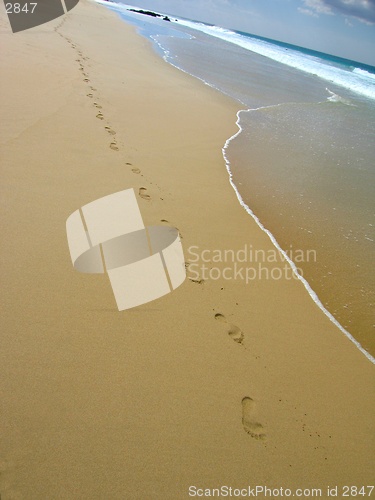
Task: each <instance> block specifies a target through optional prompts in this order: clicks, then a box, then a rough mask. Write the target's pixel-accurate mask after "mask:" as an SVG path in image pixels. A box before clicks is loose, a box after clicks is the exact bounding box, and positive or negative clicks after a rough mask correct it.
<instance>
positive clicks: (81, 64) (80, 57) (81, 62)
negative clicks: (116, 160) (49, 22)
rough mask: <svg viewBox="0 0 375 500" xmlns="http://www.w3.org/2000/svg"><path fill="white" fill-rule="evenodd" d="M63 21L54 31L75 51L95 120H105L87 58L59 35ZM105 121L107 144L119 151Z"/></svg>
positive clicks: (113, 134) (113, 131)
mask: <svg viewBox="0 0 375 500" xmlns="http://www.w3.org/2000/svg"><path fill="white" fill-rule="evenodd" d="M64 21H65V20H64ZM64 21H63V22H61V23H60V24H59V25H58V26H57V27H56V28H55V31H56V33H58V35H60V36H61V37H62V38H64V40H66V41H67V42H68V43H69V45H70V46H71V47H72V49H73V50H75V52H76V54H77V59H76V62H77V63H78V65H79V71H80V72H81V74H82V76H83V81H84V82H85V83H86V84H87V85H88V87H89V92H88V93H87V94H86V96H87V97H88V98H89V99H93V107H94V108H96V110H98V113H97V114H96V118H97V119H98V120H105V116H104V113H103V112H102V111H101V110H102V109H103V107H102V106H101V105H100V103H99V102H98V101H99V99H98V97H96V94H95V93H96V92H97V89H96V88H94V87H92V86H91V81H90V77H89V74H88V70H87V66H88V63H87V61H89V57H86V56H84V55H83V53H82V51H81V50H79V49H78V48H77V46H76V45H75V43H73V41H72V40H71V39H70V38H69V37H67V36H65V35H63V34H62V33H60V32H59V31H58V29H59V28H60V27H61V26H62V25H63V23H64ZM94 99H95V100H94ZM105 121H106V122H107V125H105V127H104V130H105V131H106V132H107V133H108V135H109V136H110V137H111V142H110V144H109V147H110V148H111V149H112V150H113V151H119V146H118V143H117V140H116V137H115V136H116V131H115V130H113V129H112V127H111V126H110V124H109V123H108V121H107V120H105Z"/></svg>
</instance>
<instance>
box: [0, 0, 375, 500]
mask: <svg viewBox="0 0 375 500" xmlns="http://www.w3.org/2000/svg"><path fill="white" fill-rule="evenodd" d="M0 36H1V45H2V47H3V50H2V54H1V63H0V71H1V75H2V76H1V79H0V81H1V93H0V100H1V109H2V120H1V139H0V141H1V142H0V147H1V149H0V159H1V180H2V182H1V187H0V200H1V206H2V210H1V213H2V215H1V231H2V249H1V266H2V285H1V302H2V315H1V316H2V319H1V349H0V359H1V361H0V387H1V391H0V393H1V419H0V421H1V425H0V495H1V500H10V499H27V500H41V499H46V500H51V499H90V500H92V499H103V500H104V499H106V500H107V499H111V500H112V499H139V500H144V499H161V500H166V499H171V500H179V499H184V498H189V487H195V486H196V487H197V488H203V489H205V488H220V487H221V486H228V487H232V488H248V486H251V487H255V486H257V485H260V486H267V487H268V488H273V489H280V488H284V489H285V488H290V489H291V491H292V492H293V493H294V492H295V491H296V489H297V488H301V489H302V490H304V489H312V488H316V489H321V492H322V494H321V495H320V497H321V498H327V497H328V496H329V495H328V493H327V488H328V487H329V488H334V487H336V486H337V487H338V495H337V496H338V497H339V498H340V496H341V495H342V494H343V491H344V490H343V487H344V486H356V487H358V488H360V487H362V486H365V487H366V486H367V485H371V484H372V483H373V481H374V470H373V461H374V458H375V456H374V419H373V415H374V410H375V404H374V401H375V398H374V392H375V391H374V389H375V386H374V366H373V365H372V363H371V362H370V361H369V360H368V359H366V357H365V356H364V355H363V353H361V352H360V351H359V350H358V349H357V348H356V347H355V345H354V344H353V343H352V342H350V341H349V340H348V338H346V337H345V336H344V334H343V333H342V332H341V331H340V330H339V329H338V328H337V327H336V326H335V325H334V324H333V323H331V322H330V321H329V319H328V318H327V317H326V316H325V315H324V314H323V313H322V312H321V310H320V309H319V308H318V307H317V306H316V304H315V303H314V302H313V300H312V299H311V298H310V296H309V295H308V293H307V292H306V290H305V288H304V287H303V285H302V283H301V282H299V281H297V280H294V279H286V278H285V279H258V280H252V281H251V283H247V284H246V282H245V281H244V280H243V279H229V280H227V279H224V278H223V277H221V278H219V279H206V280H204V281H203V280H201V279H191V278H192V275H191V274H189V275H188V278H187V279H186V281H185V282H184V284H183V285H182V286H181V287H179V288H178V289H177V290H175V291H174V292H173V293H170V294H168V295H166V296H164V297H162V298H160V299H158V300H157V301H154V302H150V303H147V304H144V305H142V306H139V307H137V308H134V309H129V310H127V311H122V312H119V311H118V310H117V308H116V304H115V301H114V297H113V293H112V290H111V287H110V284H109V282H108V280H107V279H106V278H105V277H104V276H103V275H94V274H81V273H78V272H76V271H75V270H74V269H73V267H72V264H71V260H70V255H69V250H68V245H67V238H66V230H65V223H66V220H67V218H68V217H69V215H70V214H71V213H72V212H74V211H75V210H77V209H78V208H79V207H81V206H82V205H84V204H86V203H89V202H91V201H93V200H96V199H97V198H100V197H102V196H106V195H108V194H111V193H115V192H117V191H121V190H123V189H129V188H134V191H135V193H136V194H137V196H138V202H139V207H140V209H141V211H142V215H143V219H144V222H145V223H146V224H147V225H163V224H164V225H170V226H173V227H176V228H178V229H179V231H180V234H181V236H182V245H183V248H184V254H185V260H186V262H187V263H189V262H190V265H192V263H191V260H192V259H193V255H192V252H191V250H189V249H191V248H192V247H194V248H195V249H197V248H198V249H199V250H196V251H197V252H198V253H199V252H201V251H203V250H207V251H208V253H206V255H209V254H210V253H211V255H212V252H213V251H215V250H225V249H231V250H233V251H234V252H235V251H237V250H240V249H242V248H244V245H248V246H250V245H251V246H252V248H253V249H254V250H255V249H259V250H264V251H273V249H274V247H273V245H272V243H271V241H270V240H269V238H268V236H267V235H266V234H265V233H264V232H262V231H261V230H260V228H259V227H258V226H257V225H256V223H255V222H254V220H253V219H252V218H251V217H250V216H249V215H248V214H247V213H246V212H245V210H244V209H243V208H242V207H241V206H240V204H239V203H238V200H237V198H236V194H235V192H234V190H233V189H232V187H231V186H230V183H229V178H228V173H227V171H226V168H225V162H224V159H223V155H222V147H223V145H224V144H225V141H226V140H227V139H228V138H229V137H230V136H232V135H233V134H234V133H236V131H237V127H236V125H235V121H236V112H237V111H238V109H239V106H238V104H237V103H236V102H234V101H232V100H230V99H229V98H226V97H225V96H223V95H222V94H220V93H219V92H217V91H215V90H213V89H212V88H210V87H208V86H207V85H204V84H203V83H202V82H200V81H198V80H196V79H194V78H192V77H190V76H189V75H187V74H184V73H182V72H180V71H178V70H177V69H175V68H173V67H172V66H170V65H168V64H167V63H165V62H164V61H163V60H162V59H161V58H160V57H159V56H158V55H157V54H155V53H154V51H153V50H152V47H151V45H150V44H149V42H148V41H147V40H146V39H144V38H141V37H140V36H139V35H137V34H136V32H135V29H134V28H133V27H131V26H129V25H127V24H126V23H124V22H123V21H121V20H120V19H119V18H118V17H117V16H116V15H115V14H114V13H112V12H110V11H109V10H107V9H106V8H105V7H103V6H101V5H98V4H95V3H94V2H91V1H88V0H81V1H80V3H79V4H78V6H77V7H75V8H74V9H73V10H72V11H70V13H69V14H67V15H66V16H64V17H63V18H59V19H57V20H55V21H52V22H50V23H47V24H45V25H42V26H40V27H36V28H33V29H31V30H28V31H25V32H20V33H17V34H13V33H12V32H11V29H10V26H9V23H8V20H7V18H6V15H5V10H4V8H3V7H2V8H1V24H0ZM140 195H142V196H140ZM281 264H282V262H281V260H280V265H281ZM206 265H207V266H208V267H210V266H211V267H213V266H220V265H221V264H214V263H212V262H209V263H206ZM223 265H225V266H226V265H229V266H231V265H232V264H228V263H227V264H225V263H224V264H223ZM263 265H264V266H266V267H267V266H271V265H272V266H275V263H272V264H267V263H264V264H263ZM189 278H190V279H189ZM193 278H194V277H193ZM193 489H194V488H193ZM193 489H191V490H190V491H193ZM367 491H368V490H367ZM372 494H373V495H375V492H373V493H372ZM190 496H192V495H190ZM259 496H260V497H262V495H260V494H259ZM275 496H276V494H275V495H274V496H273V497H275ZM310 496H312V495H310Z"/></svg>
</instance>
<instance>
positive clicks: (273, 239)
mask: <svg viewBox="0 0 375 500" xmlns="http://www.w3.org/2000/svg"><path fill="white" fill-rule="evenodd" d="M98 3H99V4H101V5H103V6H106V3H105V2H98ZM108 9H109V10H112V9H111V7H110V6H108ZM114 12H116V10H115V11H114ZM116 14H117V12H116ZM118 15H119V14H118ZM123 22H126V21H125V20H123ZM130 24H132V23H130ZM132 25H133V24H132ZM133 26H135V27H136V30H137V33H138V34H139V35H140V36H143V37H144V38H146V39H147V40H149V37H147V36H146V35H143V34H142V33H139V31H140V30H141V28H140V27H139V26H138V25H137V24H134V25H133ZM150 38H151V39H152V43H153V44H155V45H157V46H158V47H159V48H160V49H161V51H162V53H163V55H160V57H162V59H163V60H164V61H165V62H167V63H168V64H170V65H171V66H173V67H175V68H176V69H178V70H179V71H182V72H183V73H186V74H187V75H189V76H191V77H193V78H196V79H197V80H199V81H201V82H203V83H204V84H205V85H207V86H209V87H211V88H212V89H214V90H215V91H218V92H220V93H221V94H223V95H224V96H226V97H228V98H229V99H233V101H234V102H238V103H239V104H240V105H243V106H245V107H244V108H242V109H240V110H238V111H237V115H236V126H237V127H238V131H237V132H235V133H234V134H233V135H232V136H231V137H229V138H228V139H227V140H226V141H225V144H224V146H223V148H222V152H223V157H224V161H225V165H226V169H227V172H228V176H229V183H230V185H231V186H232V188H233V190H234V191H235V193H236V196H237V199H238V202H239V203H240V205H241V206H242V207H243V208H244V210H245V211H246V212H247V213H248V214H249V215H250V216H251V217H252V218H253V219H254V220H255V222H256V224H257V225H258V226H259V227H260V229H261V230H262V231H264V232H265V233H266V234H267V235H268V237H269V238H270V240H271V242H272V243H273V245H274V247H275V248H276V249H277V250H278V251H279V252H280V253H281V254H282V255H283V256H284V257H285V259H286V260H287V262H288V263H289V265H290V267H291V270H292V272H293V273H294V274H295V276H296V277H297V279H299V280H300V281H301V282H302V283H303V286H304V288H305V289H306V291H307V293H308V294H309V296H310V297H311V299H312V300H313V302H314V303H315V304H316V305H317V307H318V308H319V309H320V310H321V311H322V313H323V314H324V315H325V316H327V317H328V319H329V320H330V321H331V322H332V323H333V324H334V325H335V326H336V327H337V328H339V330H340V331H341V332H342V333H343V334H344V335H345V336H346V337H347V338H348V339H349V340H350V341H351V342H352V343H353V344H354V345H355V346H356V348H357V349H359V351H360V352H361V353H362V354H363V355H364V356H365V357H366V358H367V359H368V360H369V361H370V362H371V363H373V364H375V357H374V356H373V355H372V354H371V353H370V352H369V351H367V350H366V349H365V348H364V347H363V346H362V344H361V342H360V341H359V340H357V339H356V338H355V336H354V335H353V334H352V333H350V331H348V330H347V329H346V328H345V327H344V326H343V325H342V324H341V323H340V321H339V320H337V319H336V318H335V316H334V315H333V314H332V313H331V312H330V311H329V310H328V309H327V308H326V307H325V306H324V305H323V302H322V300H321V299H320V298H319V295H318V293H317V292H315V290H314V289H313V287H312V286H311V285H310V283H309V282H308V281H307V279H306V278H305V277H304V276H303V274H301V273H299V272H298V269H297V266H296V264H295V262H294V261H293V259H292V258H291V257H289V256H288V254H287V252H286V251H285V250H284V249H283V248H282V247H281V245H280V244H279V243H278V241H277V238H276V237H275V236H274V234H273V233H272V232H271V231H270V230H269V229H267V228H266V227H265V226H264V225H263V224H262V222H261V220H260V218H259V217H258V216H257V215H256V214H255V213H254V212H253V210H252V209H251V208H250V207H249V206H248V205H247V204H246V202H245V201H244V199H243V197H242V195H241V193H240V191H239V189H238V187H237V186H236V184H235V182H234V180H233V173H232V170H231V165H230V161H229V159H228V157H227V155H226V150H227V149H228V147H229V145H230V143H231V142H232V141H233V140H234V139H235V138H236V137H238V136H239V135H240V134H241V133H242V132H243V128H242V127H241V124H240V120H241V117H240V114H241V113H244V112H248V111H257V110H259V109H266V108H268V107H274V106H276V105H275V104H272V105H269V106H268V105H267V106H261V107H260V108H247V107H246V105H245V103H243V102H242V101H241V100H240V99H234V98H233V97H232V96H230V95H229V94H226V93H225V92H223V91H222V90H220V89H219V88H217V87H215V85H213V84H212V83H210V82H208V81H206V80H205V79H204V78H201V77H198V76H196V75H194V74H192V73H190V72H189V71H187V70H185V69H184V68H182V67H181V66H178V65H177V64H174V63H173V62H172V61H171V60H168V55H167V52H166V49H165V48H164V47H163V45H162V44H160V43H159V42H158V41H157V40H156V39H155V37H154V36H152V37H150ZM326 90H327V91H328V92H329V93H330V94H331V95H333V96H336V94H334V93H333V92H331V91H330V90H328V89H326ZM360 95H361V94H360ZM329 99H330V98H328V100H329Z"/></svg>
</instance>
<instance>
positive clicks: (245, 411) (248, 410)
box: [241, 397, 266, 440]
mask: <svg viewBox="0 0 375 500" xmlns="http://www.w3.org/2000/svg"><path fill="white" fill-rule="evenodd" d="M241 404H242V425H243V428H244V431H245V432H247V434H249V436H251V437H252V438H254V439H258V440H264V439H265V438H266V435H265V433H264V432H263V430H264V429H263V425H262V424H260V423H259V422H256V421H255V420H254V419H253V416H252V415H253V413H254V406H255V403H254V400H253V399H251V398H249V397H245V398H243V400H242V402H241Z"/></svg>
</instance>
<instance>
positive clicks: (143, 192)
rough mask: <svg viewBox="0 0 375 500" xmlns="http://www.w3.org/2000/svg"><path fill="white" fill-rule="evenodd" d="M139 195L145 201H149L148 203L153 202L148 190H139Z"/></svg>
mask: <svg viewBox="0 0 375 500" xmlns="http://www.w3.org/2000/svg"><path fill="white" fill-rule="evenodd" d="M138 193H139V196H140V197H141V198H143V199H144V200H147V201H150V200H151V196H150V195H149V194H147V189H146V188H144V187H141V188H139V191H138Z"/></svg>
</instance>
